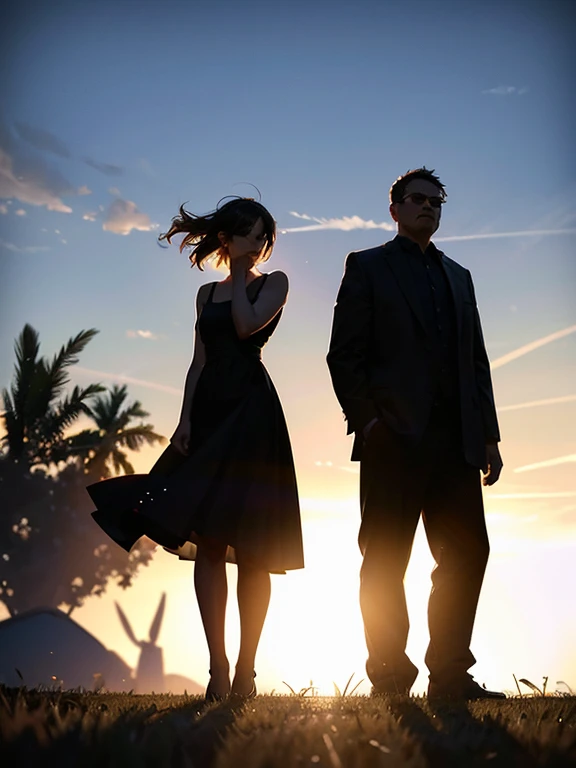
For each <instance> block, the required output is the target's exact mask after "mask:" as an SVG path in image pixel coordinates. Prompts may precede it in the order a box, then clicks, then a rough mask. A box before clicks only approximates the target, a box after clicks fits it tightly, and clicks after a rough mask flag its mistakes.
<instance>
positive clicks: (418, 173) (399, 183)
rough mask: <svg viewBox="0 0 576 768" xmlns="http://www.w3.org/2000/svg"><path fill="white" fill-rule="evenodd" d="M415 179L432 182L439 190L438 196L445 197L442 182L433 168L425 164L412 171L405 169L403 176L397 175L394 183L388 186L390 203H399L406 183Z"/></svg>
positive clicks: (404, 192) (404, 191)
mask: <svg viewBox="0 0 576 768" xmlns="http://www.w3.org/2000/svg"><path fill="white" fill-rule="evenodd" d="M415 179H424V180H425V181H431V182H432V184H435V185H436V186H437V187H438V190H439V192H440V197H441V198H442V199H444V198H445V197H446V190H445V188H444V184H442V182H441V181H440V179H439V178H438V176H436V175H435V173H434V168H432V170H428V168H426V167H425V166H422V168H416V169H415V170H413V171H406V173H405V174H404V175H403V176H399V177H398V178H397V179H396V181H395V182H394V184H392V186H391V187H390V202H391V203H400V202H401V201H402V198H403V197H404V195H405V194H406V187H407V186H408V184H410V182H411V181H414V180H415Z"/></svg>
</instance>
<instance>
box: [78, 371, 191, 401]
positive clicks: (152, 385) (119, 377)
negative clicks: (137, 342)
mask: <svg viewBox="0 0 576 768" xmlns="http://www.w3.org/2000/svg"><path fill="white" fill-rule="evenodd" d="M74 371H75V372H76V373H82V374H86V375H87V376H94V377H95V378H97V379H110V380H111V381H119V382H121V383H122V384H136V385H137V386H139V387H147V388H148V389H157V390H158V391H159V392H167V393H168V394H169V395H177V396H181V395H182V390H181V389H176V387H169V386H168V385H167V384H157V383H156V382H155V381H144V379H135V378H134V377H133V376H125V375H124V374H123V373H107V372H106V371H94V370H92V369H91V368H82V367H81V366H78V365H75V366H74Z"/></svg>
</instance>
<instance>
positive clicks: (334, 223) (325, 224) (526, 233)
mask: <svg viewBox="0 0 576 768" xmlns="http://www.w3.org/2000/svg"><path fill="white" fill-rule="evenodd" d="M289 213H290V216H294V217H295V218H297V219H302V220H303V221H310V222H312V223H311V224H306V225H304V226H302V227H282V228H281V229H280V232H281V234H283V235H285V234H288V233H292V232H314V231H319V230H324V229H335V230H341V231H343V232H350V231H352V230H356V229H383V230H385V231H386V232H395V231H396V225H395V224H392V223H391V222H386V221H381V222H376V221H373V220H372V219H370V220H366V219H363V218H361V217H360V216H342V217H341V218H339V219H336V218H334V219H326V218H315V217H314V216H309V215H308V214H307V213H297V212H296V211H289ZM575 234H576V228H573V227H571V228H570V227H569V228H562V229H525V230H519V231H515V232H482V233H479V234H474V235H452V236H448V237H435V238H434V242H435V243H455V242H462V241H464V240H492V239H495V238H501V237H544V236H549V235H575Z"/></svg>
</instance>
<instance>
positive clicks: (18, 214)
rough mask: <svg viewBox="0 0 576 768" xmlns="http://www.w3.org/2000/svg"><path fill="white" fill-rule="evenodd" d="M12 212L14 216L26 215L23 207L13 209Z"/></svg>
mask: <svg viewBox="0 0 576 768" xmlns="http://www.w3.org/2000/svg"><path fill="white" fill-rule="evenodd" d="M14 213H15V214H16V216H26V211H25V210H24V208H18V210H17V211H14Z"/></svg>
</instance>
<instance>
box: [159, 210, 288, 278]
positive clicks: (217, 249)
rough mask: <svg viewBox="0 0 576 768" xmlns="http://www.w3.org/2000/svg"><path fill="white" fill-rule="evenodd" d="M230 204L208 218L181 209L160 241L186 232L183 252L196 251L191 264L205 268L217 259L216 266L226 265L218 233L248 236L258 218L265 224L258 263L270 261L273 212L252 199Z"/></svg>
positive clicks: (168, 239) (226, 258) (274, 233)
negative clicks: (204, 264)
mask: <svg viewBox="0 0 576 768" xmlns="http://www.w3.org/2000/svg"><path fill="white" fill-rule="evenodd" d="M223 200H228V202H226V203H224V204H223V205H220V203H221V202H222V200H221V201H220V203H218V205H217V207H216V210H215V211H212V212H211V213H207V214H205V215H204V216H197V215H196V214H194V213H190V212H189V211H186V210H184V206H183V205H181V206H180V215H179V216H175V217H174V218H173V219H172V226H171V227H170V229H169V230H168V232H165V233H163V234H161V235H160V236H159V237H158V240H167V241H168V242H169V243H171V242H172V238H173V237H174V235H177V234H179V233H180V232H185V233H186V235H185V237H184V239H183V240H182V242H181V244H180V252H182V251H183V250H184V249H185V248H192V249H193V250H192V253H191V254H190V257H189V258H190V262H191V263H192V266H193V267H194V266H196V267H198V269H203V266H202V265H203V263H204V262H205V261H206V260H210V259H213V260H214V261H215V262H216V266H217V267H219V266H220V265H221V264H222V263H224V264H228V257H227V255H226V254H224V253H223V252H222V250H221V248H222V243H221V242H220V240H219V239H218V233H219V232H224V233H225V234H226V237H228V238H232V237H234V235H240V236H241V237H245V236H246V235H248V234H249V233H250V231H251V229H252V227H253V226H254V224H256V222H257V221H258V219H262V221H263V223H264V238H265V239H264V246H263V248H262V251H261V252H260V256H259V258H258V262H263V261H267V260H268V259H269V258H270V256H271V254H272V248H273V247H274V243H275V241H276V222H275V221H274V219H273V217H272V215H271V214H270V212H269V211H268V210H267V209H266V208H264V206H263V205H262V204H261V203H259V202H257V201H256V200H254V199H253V198H252V197H232V199H228V198H223Z"/></svg>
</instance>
